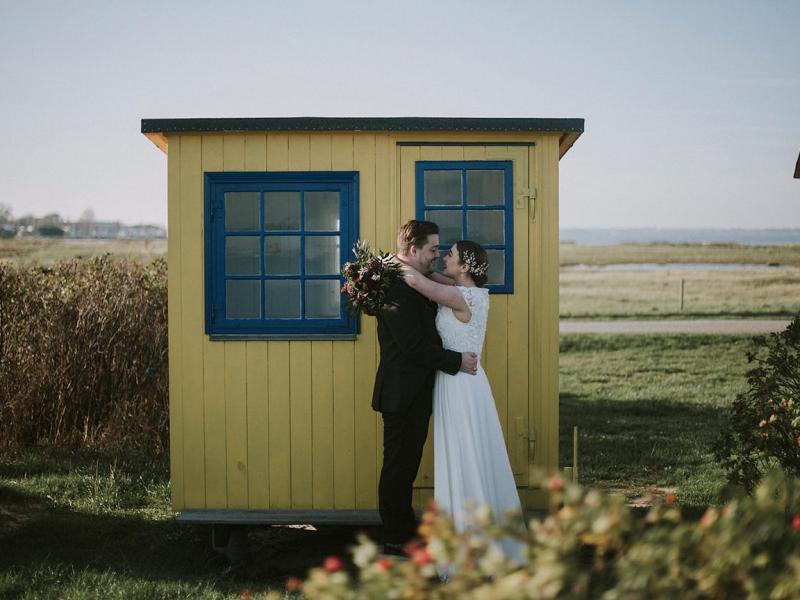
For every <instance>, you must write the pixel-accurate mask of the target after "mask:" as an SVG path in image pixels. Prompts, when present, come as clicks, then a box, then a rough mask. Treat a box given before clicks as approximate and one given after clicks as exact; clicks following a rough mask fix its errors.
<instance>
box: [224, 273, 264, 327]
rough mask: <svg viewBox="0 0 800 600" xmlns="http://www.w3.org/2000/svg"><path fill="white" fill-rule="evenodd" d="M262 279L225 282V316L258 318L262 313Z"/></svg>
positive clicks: (227, 317)
mask: <svg viewBox="0 0 800 600" xmlns="http://www.w3.org/2000/svg"><path fill="white" fill-rule="evenodd" d="M260 289H261V282H260V281H252V280H246V281H226V282H225V318H226V319H258V318H259V316H260V313H261V297H260V296H259V290H260Z"/></svg>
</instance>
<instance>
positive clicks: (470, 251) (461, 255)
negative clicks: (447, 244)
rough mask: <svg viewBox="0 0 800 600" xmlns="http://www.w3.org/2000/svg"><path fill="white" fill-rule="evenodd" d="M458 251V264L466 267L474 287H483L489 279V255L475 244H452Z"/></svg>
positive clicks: (466, 241)
mask: <svg viewBox="0 0 800 600" xmlns="http://www.w3.org/2000/svg"><path fill="white" fill-rule="evenodd" d="M454 245H455V246H456V249H457V250H458V264H460V265H467V267H468V271H467V272H468V273H469V276H470V277H471V278H472V281H474V282H475V285H477V286H478V287H483V286H484V285H486V281H487V280H488V279H489V275H488V272H489V255H488V254H487V253H486V250H484V248H483V246H481V245H480V244H479V243H477V242H473V241H471V240H461V241H458V242H456V243H455V244H454Z"/></svg>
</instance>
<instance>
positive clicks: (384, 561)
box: [375, 558, 392, 571]
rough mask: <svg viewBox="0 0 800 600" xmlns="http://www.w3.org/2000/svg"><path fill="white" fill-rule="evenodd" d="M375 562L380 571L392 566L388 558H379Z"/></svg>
mask: <svg viewBox="0 0 800 600" xmlns="http://www.w3.org/2000/svg"><path fill="white" fill-rule="evenodd" d="M375 564H376V565H378V568H379V569H380V570H381V571H388V570H389V569H391V568H392V561H390V560H389V559H388V558H379V559H378V561H377V562H376V563H375Z"/></svg>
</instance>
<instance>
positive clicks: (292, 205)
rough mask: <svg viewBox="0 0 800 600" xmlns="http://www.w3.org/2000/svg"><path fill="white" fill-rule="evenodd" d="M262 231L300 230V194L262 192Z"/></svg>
mask: <svg viewBox="0 0 800 600" xmlns="http://www.w3.org/2000/svg"><path fill="white" fill-rule="evenodd" d="M264 229H266V230H267V231H275V230H279V231H286V230H292V231H298V230H299V229H300V192H264Z"/></svg>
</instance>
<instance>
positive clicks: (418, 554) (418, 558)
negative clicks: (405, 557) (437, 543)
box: [411, 548, 431, 567]
mask: <svg viewBox="0 0 800 600" xmlns="http://www.w3.org/2000/svg"><path fill="white" fill-rule="evenodd" d="M411 562H412V563H414V564H415V565H417V566H418V567H422V566H425V565H427V564H428V563H429V562H431V555H430V554H428V550H427V548H417V549H416V550H414V551H413V552H412V553H411Z"/></svg>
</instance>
